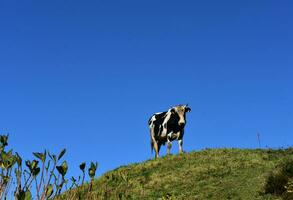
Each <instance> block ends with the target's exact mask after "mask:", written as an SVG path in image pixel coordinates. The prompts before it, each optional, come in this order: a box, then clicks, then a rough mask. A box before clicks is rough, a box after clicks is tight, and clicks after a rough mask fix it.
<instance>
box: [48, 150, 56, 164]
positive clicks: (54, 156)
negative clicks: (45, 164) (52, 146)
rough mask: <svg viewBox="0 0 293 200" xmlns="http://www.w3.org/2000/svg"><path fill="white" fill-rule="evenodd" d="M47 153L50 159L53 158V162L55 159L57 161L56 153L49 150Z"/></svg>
mask: <svg viewBox="0 0 293 200" xmlns="http://www.w3.org/2000/svg"><path fill="white" fill-rule="evenodd" d="M48 155H49V157H50V158H51V160H53V161H54V163H56V161H57V159H56V155H55V154H52V155H51V154H50V153H49V152H48Z"/></svg>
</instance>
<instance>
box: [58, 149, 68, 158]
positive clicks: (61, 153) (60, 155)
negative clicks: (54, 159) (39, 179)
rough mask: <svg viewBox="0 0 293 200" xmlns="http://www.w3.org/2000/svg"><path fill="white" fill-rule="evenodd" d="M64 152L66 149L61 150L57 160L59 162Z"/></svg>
mask: <svg viewBox="0 0 293 200" xmlns="http://www.w3.org/2000/svg"><path fill="white" fill-rule="evenodd" d="M65 152H66V149H63V150H62V151H61V152H60V154H59V156H58V160H60V159H61V158H62V157H63V156H64V154H65Z"/></svg>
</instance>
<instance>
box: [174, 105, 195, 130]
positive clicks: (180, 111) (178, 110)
mask: <svg viewBox="0 0 293 200" xmlns="http://www.w3.org/2000/svg"><path fill="white" fill-rule="evenodd" d="M190 111H191V109H190V108H189V107H188V104H186V105H178V106H175V107H173V108H171V113H173V114H177V115H178V117H179V120H178V125H179V126H184V125H185V123H186V120H185V114H186V113H187V112H190Z"/></svg>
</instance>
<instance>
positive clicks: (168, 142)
mask: <svg viewBox="0 0 293 200" xmlns="http://www.w3.org/2000/svg"><path fill="white" fill-rule="evenodd" d="M171 147H172V143H171V140H170V136H169V135H168V137H167V155H170V151H171Z"/></svg>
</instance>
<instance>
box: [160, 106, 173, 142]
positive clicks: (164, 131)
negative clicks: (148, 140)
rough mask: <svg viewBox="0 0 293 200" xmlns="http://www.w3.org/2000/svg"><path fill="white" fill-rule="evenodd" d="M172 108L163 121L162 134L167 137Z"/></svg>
mask: <svg viewBox="0 0 293 200" xmlns="http://www.w3.org/2000/svg"><path fill="white" fill-rule="evenodd" d="M171 114H172V113H171V109H169V110H168V112H167V113H166V115H165V119H164V121H163V131H162V134H161V136H162V137H165V136H166V135H167V122H168V121H169V119H170V117H171Z"/></svg>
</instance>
